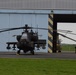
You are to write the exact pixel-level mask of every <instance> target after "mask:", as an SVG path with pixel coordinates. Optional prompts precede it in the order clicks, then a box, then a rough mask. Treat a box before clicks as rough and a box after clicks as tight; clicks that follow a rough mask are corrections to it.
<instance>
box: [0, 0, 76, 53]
mask: <svg viewBox="0 0 76 75" xmlns="http://www.w3.org/2000/svg"><path fill="white" fill-rule="evenodd" d="M75 18H76V0H0V28H6V27H7V28H8V27H18V26H23V25H25V24H29V25H30V26H31V25H32V26H37V25H38V26H39V27H46V28H49V30H48V31H39V33H40V34H43V33H45V34H43V36H42V37H41V38H46V39H47V40H48V47H47V49H46V50H44V52H48V51H49V52H53V53H56V48H57V47H56V43H57V35H56V34H57V32H54V31H53V32H52V31H51V29H55V30H57V23H58V22H76V19H75ZM20 32H21V31H13V32H7V33H1V34H0V39H1V40H0V42H1V45H0V48H1V50H6V49H5V48H4V45H3V44H2V43H5V42H7V41H11V40H12V41H13V40H15V39H14V38H13V39H11V38H12V37H11V36H12V35H14V34H20ZM47 33H48V37H47ZM15 41H16V40H15ZM5 46H6V45H5ZM40 51H42V50H40Z"/></svg>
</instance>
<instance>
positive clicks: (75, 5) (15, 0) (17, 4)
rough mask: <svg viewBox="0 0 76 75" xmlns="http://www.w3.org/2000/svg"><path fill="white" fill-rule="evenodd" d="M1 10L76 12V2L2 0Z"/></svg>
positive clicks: (70, 0) (59, 0)
mask: <svg viewBox="0 0 76 75" xmlns="http://www.w3.org/2000/svg"><path fill="white" fill-rule="evenodd" d="M0 9H70V10H72V9H74V10H76V0H0Z"/></svg>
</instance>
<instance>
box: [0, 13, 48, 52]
mask: <svg viewBox="0 0 76 75" xmlns="http://www.w3.org/2000/svg"><path fill="white" fill-rule="evenodd" d="M25 24H28V25H29V26H31V25H32V26H34V27H37V25H38V27H44V28H47V27H48V14H47V15H44V14H42V15H41V14H19V13H18V14H17V13H16V14H12V13H11V14H8V13H7V14H0V29H2V28H9V27H10V28H11V27H19V26H20V27H21V26H25ZM34 31H37V30H34ZM38 31H39V35H42V37H39V38H42V39H46V40H47V39H48V37H47V34H48V31H44V30H43V31H42V30H38ZM21 33H22V30H15V31H10V32H3V33H0V51H7V50H6V42H8V41H16V38H15V37H12V36H13V35H20V34H21ZM39 52H47V49H45V50H42V49H40V51H39Z"/></svg>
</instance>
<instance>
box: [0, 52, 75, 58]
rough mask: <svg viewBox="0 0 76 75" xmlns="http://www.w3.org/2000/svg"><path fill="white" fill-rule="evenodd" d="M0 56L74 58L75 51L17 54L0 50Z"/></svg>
mask: <svg viewBox="0 0 76 75" xmlns="http://www.w3.org/2000/svg"><path fill="white" fill-rule="evenodd" d="M0 58H55V59H76V53H75V52H62V53H51V54H50V53H38V52H36V53H35V55H31V54H30V53H27V54H24V53H21V54H20V55H17V54H16V52H0Z"/></svg>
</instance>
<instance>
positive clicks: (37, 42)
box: [34, 39, 46, 49]
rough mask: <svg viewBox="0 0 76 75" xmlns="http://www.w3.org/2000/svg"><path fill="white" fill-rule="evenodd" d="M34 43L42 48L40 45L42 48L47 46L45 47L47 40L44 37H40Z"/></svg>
mask: <svg viewBox="0 0 76 75" xmlns="http://www.w3.org/2000/svg"><path fill="white" fill-rule="evenodd" d="M34 44H35V46H36V47H37V48H40V47H42V49H45V48H46V47H45V46H46V40H44V39H39V40H38V41H36V42H34Z"/></svg>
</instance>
